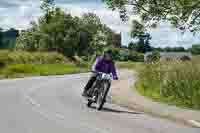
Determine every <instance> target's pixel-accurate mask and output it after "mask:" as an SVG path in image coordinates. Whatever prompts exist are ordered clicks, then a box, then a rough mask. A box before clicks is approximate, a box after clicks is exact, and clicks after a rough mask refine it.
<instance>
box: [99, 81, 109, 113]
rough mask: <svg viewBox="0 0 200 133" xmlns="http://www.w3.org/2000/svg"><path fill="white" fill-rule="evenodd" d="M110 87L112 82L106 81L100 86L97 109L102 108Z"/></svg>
mask: <svg viewBox="0 0 200 133" xmlns="http://www.w3.org/2000/svg"><path fill="white" fill-rule="evenodd" d="M109 89H110V83H108V82H104V83H102V86H101V88H100V93H99V95H98V98H97V110H101V109H102V108H103V105H104V104H105V102H106V97H107V94H108V91H109Z"/></svg>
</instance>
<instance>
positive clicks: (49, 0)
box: [40, 0, 55, 23]
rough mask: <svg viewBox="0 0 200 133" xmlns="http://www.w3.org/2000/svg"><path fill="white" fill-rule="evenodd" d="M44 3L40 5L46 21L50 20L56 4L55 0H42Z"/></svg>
mask: <svg viewBox="0 0 200 133" xmlns="http://www.w3.org/2000/svg"><path fill="white" fill-rule="evenodd" d="M41 2H42V4H41V6H40V8H41V9H42V11H43V12H44V14H45V21H46V23H48V22H49V19H50V17H51V15H50V14H51V12H52V10H54V6H55V1H54V0H41Z"/></svg>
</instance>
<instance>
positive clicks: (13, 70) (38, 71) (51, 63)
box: [0, 50, 89, 78]
mask: <svg viewBox="0 0 200 133" xmlns="http://www.w3.org/2000/svg"><path fill="white" fill-rule="evenodd" d="M88 68H89V66H88V64H85V63H82V62H80V61H78V60H72V59H68V58H66V57H65V56H64V55H62V54H59V53H56V52H26V51H5V50H4V51H0V78H15V77H24V76H46V75H61V74H72V73H80V72H87V71H88Z"/></svg>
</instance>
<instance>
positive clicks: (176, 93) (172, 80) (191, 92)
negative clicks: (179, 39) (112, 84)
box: [137, 58, 200, 109]
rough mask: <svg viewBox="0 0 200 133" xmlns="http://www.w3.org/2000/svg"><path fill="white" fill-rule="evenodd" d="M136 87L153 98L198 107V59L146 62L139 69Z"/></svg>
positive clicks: (199, 96)
mask: <svg viewBox="0 0 200 133" xmlns="http://www.w3.org/2000/svg"><path fill="white" fill-rule="evenodd" d="M137 87H138V90H139V91H140V92H141V93H143V94H144V95H147V96H150V97H152V98H154V99H158V100H162V101H165V102H168V103H172V104H176V105H181V106H184V107H190V108H194V109H200V60H199V58H195V59H193V60H192V61H188V62H181V61H171V62H158V63H154V64H148V65H146V66H145V67H144V68H143V69H141V70H140V71H139V82H138V84H137Z"/></svg>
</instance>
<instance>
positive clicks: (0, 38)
mask: <svg viewBox="0 0 200 133" xmlns="http://www.w3.org/2000/svg"><path fill="white" fill-rule="evenodd" d="M2 46H3V29H1V28H0V48H2Z"/></svg>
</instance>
